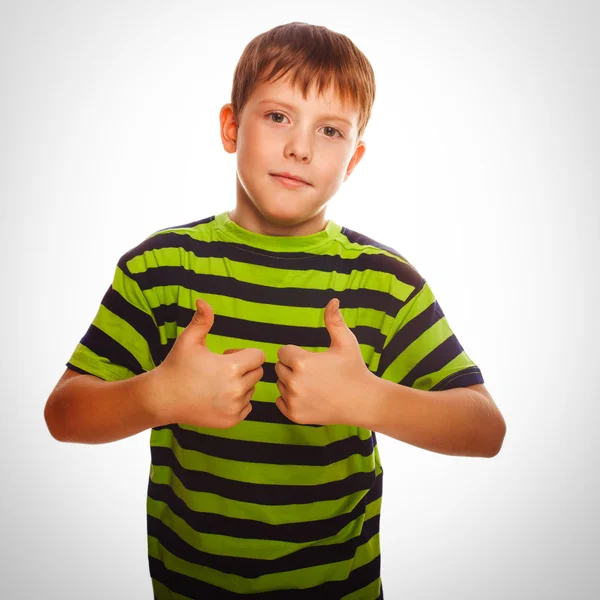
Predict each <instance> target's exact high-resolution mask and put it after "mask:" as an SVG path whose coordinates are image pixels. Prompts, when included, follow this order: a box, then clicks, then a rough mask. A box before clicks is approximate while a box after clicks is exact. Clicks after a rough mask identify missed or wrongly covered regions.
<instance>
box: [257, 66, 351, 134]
mask: <svg viewBox="0 0 600 600" xmlns="http://www.w3.org/2000/svg"><path fill="white" fill-rule="evenodd" d="M266 100H272V101H274V102H277V101H280V102H283V103H285V104H291V105H293V106H296V107H298V108H303V107H310V108H314V109H316V110H319V111H321V112H326V113H328V114H329V113H331V114H332V115H339V116H343V117H346V118H347V119H348V120H350V121H351V122H352V123H353V124H355V125H356V123H357V122H358V107H356V106H355V105H353V104H351V103H343V102H342V98H341V96H340V95H339V94H338V93H337V91H336V90H335V88H334V86H333V85H329V86H328V87H327V88H325V89H323V91H322V93H321V94H319V92H318V87H317V85H316V83H315V84H312V85H311V86H310V87H309V88H308V90H307V92H306V97H304V96H303V94H302V89H301V86H300V85H296V86H292V84H291V77H290V76H289V75H286V76H285V77H282V78H281V79H278V80H277V81H261V82H260V83H258V84H257V85H256V87H255V88H254V90H253V91H252V94H251V95H250V98H249V99H248V102H249V103H250V102H251V103H252V104H254V105H257V104H259V103H264V102H265V101H266Z"/></svg>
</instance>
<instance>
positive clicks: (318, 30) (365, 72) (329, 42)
mask: <svg viewBox="0 0 600 600" xmlns="http://www.w3.org/2000/svg"><path fill="white" fill-rule="evenodd" d="M269 66H270V67H271V68H270V69H269ZM290 71H291V72H292V75H291V77H292V79H291V84H292V85H293V86H294V87H297V86H298V85H300V86H301V89H302V95H303V97H304V98H306V94H307V92H308V89H309V87H310V86H311V85H313V84H315V83H316V84H317V89H318V93H319V94H322V92H323V91H324V90H325V89H326V88H327V87H328V86H329V85H330V84H331V83H333V86H334V90H335V92H336V93H337V95H338V97H339V98H340V99H341V101H342V104H344V105H345V104H346V103H347V102H348V101H350V103H351V104H352V105H354V106H356V107H357V108H358V110H359V115H358V137H357V141H358V140H360V138H361V136H362V134H363V133H364V130H365V128H366V126H367V123H368V122H369V119H370V117H371V110H372V107H373V102H374V101H375V75H374V73H373V68H372V67H371V63H370V62H369V61H368V60H367V57H366V56H365V55H364V54H363V53H362V52H361V51H360V50H359V49H358V48H357V47H356V46H355V45H354V43H353V42H352V40H351V39H350V38H348V37H347V36H345V35H343V34H341V33H336V32H335V31H331V30H330V29H327V28H326V27H323V26H321V25H309V24H308V23H300V22H293V23H288V24H286V25H279V26H277V27H274V28H273V29H270V30H269V31H266V32H264V33H261V34H260V35H257V36H256V37H255V38H254V39H252V40H251V41H250V42H249V43H248V45H247V46H246V47H245V48H244V51H243V52H242V55H241V57H240V59H239V61H238V63H237V66H236V68H235V73H234V75H233V88H232V91H231V103H232V104H233V113H234V115H235V118H236V120H238V117H239V115H240V114H241V112H242V109H243V108H244V106H245V105H246V102H247V101H248V98H249V97H250V95H251V94H252V91H253V90H254V88H255V86H256V85H257V84H258V83H259V82H261V81H277V79H279V78H281V77H283V76H285V75H286V74H287V73H288V72H290ZM238 122H239V120H238Z"/></svg>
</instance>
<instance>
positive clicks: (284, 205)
mask: <svg viewBox="0 0 600 600" xmlns="http://www.w3.org/2000/svg"><path fill="white" fill-rule="evenodd" d="M346 121H347V122H346ZM221 124H222V132H221V133H222V139H223V144H224V146H225V149H226V150H227V151H229V152H237V179H238V181H237V205H236V210H235V211H234V213H235V215H236V216H235V217H234V216H233V215H231V217H232V219H233V220H234V221H236V222H238V223H239V224H240V225H242V227H245V228H246V229H249V230H252V231H256V232H257V233H264V234H267V235H309V234H311V233H316V232H318V231H321V230H322V229H324V227H325V225H326V220H325V206H326V204H327V202H328V201H329V199H330V198H331V197H332V196H333V195H334V194H335V193H336V191H337V190H338V189H339V187H340V186H341V184H342V183H343V182H344V181H345V179H346V178H347V177H348V176H349V175H350V173H351V172H352V170H353V169H354V167H355V166H356V164H358V162H359V160H360V159H361V158H362V156H363V154H364V151H365V145H364V142H360V143H359V144H358V145H357V133H358V109H357V108H356V107H350V106H345V107H344V106H343V105H342V103H341V100H340V99H339V98H338V97H337V96H336V95H335V94H334V92H333V91H332V90H331V89H329V90H327V92H326V93H325V94H324V96H322V97H319V96H317V93H316V90H315V89H314V88H311V89H310V90H309V92H308V95H307V98H306V100H305V99H304V98H303V97H302V92H301V91H300V90H299V89H294V88H292V87H290V85H289V83H288V77H286V78H284V79H280V80H278V81H276V82H274V83H273V82H263V83H260V84H259V85H258V86H257V87H256V88H255V90H254V91H253V93H252V94H251V96H250V98H249V99H248V102H247V104H246V105H245V106H244V108H243V110H242V114H241V116H240V123H239V124H236V123H235V120H234V117H233V113H232V112H231V105H226V106H224V107H223V109H222V110H221ZM277 173H289V174H291V175H295V176H297V177H301V178H302V179H304V180H305V181H306V182H307V183H305V184H297V183H296V184H293V183H290V182H289V180H286V179H282V178H281V177H276V176H275V174H277Z"/></svg>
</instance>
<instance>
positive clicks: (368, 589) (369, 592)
mask: <svg viewBox="0 0 600 600" xmlns="http://www.w3.org/2000/svg"><path fill="white" fill-rule="evenodd" d="M380 593H381V578H378V579H376V580H375V581H372V582H371V583H370V584H369V585H367V586H365V587H364V588H361V589H360V590H356V591H355V592H352V593H351V594H348V595H346V596H342V598H341V600H377V598H379V594H380Z"/></svg>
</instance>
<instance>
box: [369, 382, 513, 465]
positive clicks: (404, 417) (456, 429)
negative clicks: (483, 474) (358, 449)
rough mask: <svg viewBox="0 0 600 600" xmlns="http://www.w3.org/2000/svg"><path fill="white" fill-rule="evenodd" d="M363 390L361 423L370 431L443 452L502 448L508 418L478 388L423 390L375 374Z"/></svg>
mask: <svg viewBox="0 0 600 600" xmlns="http://www.w3.org/2000/svg"><path fill="white" fill-rule="evenodd" d="M363 390H366V394H365V393H364V392H362V394H363V400H362V411H361V414H362V415H363V424H362V425H361V426H363V427H366V428H367V429H371V430H372V431H376V432H380V433H384V434H386V435H388V436H390V437H393V438H395V439H397V440H400V441H403V442H406V443H407V444H411V445H412V446H417V447H419V448H423V449H425V450H430V451H431V452H438V453H440V454H448V455H453V456H479V457H491V456H495V455H496V454H497V453H498V451H499V450H500V446H501V445H502V440H503V438H504V431H505V424H504V420H503V418H502V416H501V415H500V414H499V413H498V411H497V410H496V409H495V408H494V407H492V406H491V404H490V403H488V401H487V398H486V397H485V396H483V395H482V394H480V393H478V392H476V391H475V390H471V389H468V388H464V387H463V388H454V389H450V390H442V391H433V392H431V391H423V390H418V389H415V388H411V387H407V386H403V385H400V384H398V383H394V382H392V381H387V380H385V379H381V378H379V377H377V376H375V375H374V374H373V373H370V375H369V378H368V383H367V384H366V386H365V387H364V388H363ZM364 398H368V405H367V406H365V400H364ZM357 414H359V413H358V411H357Z"/></svg>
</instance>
